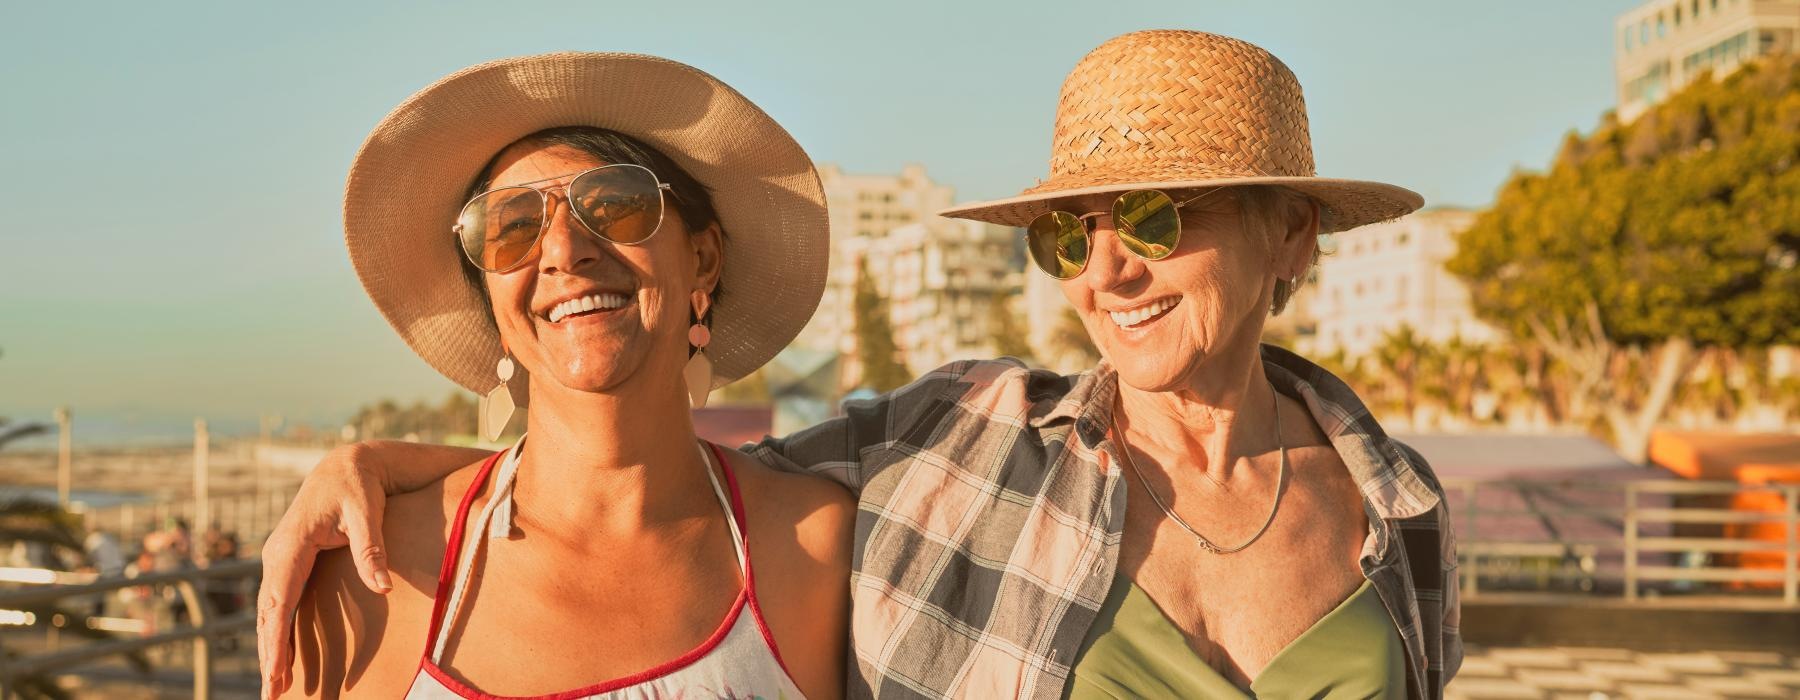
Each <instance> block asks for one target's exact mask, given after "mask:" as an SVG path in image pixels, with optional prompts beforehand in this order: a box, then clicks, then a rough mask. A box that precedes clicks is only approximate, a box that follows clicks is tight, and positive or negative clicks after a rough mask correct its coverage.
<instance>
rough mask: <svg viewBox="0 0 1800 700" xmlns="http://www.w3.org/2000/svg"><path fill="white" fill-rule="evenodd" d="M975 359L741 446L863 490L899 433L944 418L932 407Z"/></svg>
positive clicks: (788, 467)
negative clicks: (837, 413)
mask: <svg viewBox="0 0 1800 700" xmlns="http://www.w3.org/2000/svg"><path fill="white" fill-rule="evenodd" d="M975 364H977V362H976V361H973V360H964V361H960V362H952V363H950V364H947V365H944V366H943V367H939V368H938V369H936V370H933V371H931V372H927V373H926V374H925V375H924V376H921V377H919V378H918V379H916V380H914V381H913V383H911V384H908V385H906V386H903V387H900V388H899V389H895V390H893V391H891V392H888V393H886V394H882V395H881V396H877V397H875V398H872V399H861V400H853V401H847V402H845V403H844V415H841V416H838V417H836V418H832V419H830V420H827V421H825V422H823V423H820V424H818V425H814V426H812V427H809V428H805V429H802V430H799V431H797V432H795V433H793V434H791V435H788V436H785V437H779V438H778V437H765V438H763V439H762V441H761V442H756V443H751V444H747V445H745V446H744V447H743V448H742V449H743V451H744V453H745V454H748V455H750V456H752V457H755V458H757V459H760V460H762V461H763V463H765V464H768V465H769V466H771V467H774V468H776V469H780V470H782V471H788V472H800V473H807V474H813V475H816V476H822V477H825V478H827V479H830V480H832V481H835V482H838V483H839V484H842V485H843V486H844V487H845V488H848V489H850V492H851V493H861V492H862V487H863V484H866V483H868V481H869V480H870V479H872V478H874V477H875V475H876V474H878V473H880V471H881V469H882V468H884V467H886V466H887V465H888V464H889V463H891V462H892V461H893V460H892V459H891V458H890V453H891V452H892V448H893V445H894V443H895V442H896V441H897V440H899V439H900V437H901V436H905V435H920V434H927V435H928V434H930V433H932V432H934V431H933V430H930V429H929V428H930V426H925V425H923V424H924V423H928V422H932V421H934V420H943V419H944V415H945V412H944V411H934V410H932V407H933V406H935V405H938V404H939V403H941V400H942V399H943V398H944V397H945V396H947V395H948V393H949V392H951V391H953V389H954V387H955V386H956V385H957V384H959V383H960V380H961V378H962V376H963V375H964V374H966V373H967V372H968V371H969V368H970V367H972V366H974V365H975Z"/></svg>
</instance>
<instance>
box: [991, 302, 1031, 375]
mask: <svg viewBox="0 0 1800 700" xmlns="http://www.w3.org/2000/svg"><path fill="white" fill-rule="evenodd" d="M1007 301H1009V300H1008V299H1007V298H1006V297H1004V296H1001V297H996V298H995V299H994V303H993V305H992V306H990V307H988V330H989V331H990V334H991V338H992V341H993V344H994V352H996V353H999V354H1001V355H1005V356H1007V357H1016V358H1019V359H1021V360H1024V361H1026V362H1032V361H1033V359H1034V358H1033V357H1032V355H1031V343H1030V342H1028V341H1027V340H1026V338H1025V327H1024V324H1022V323H1019V317H1018V316H1016V315H1014V314H1013V311H1012V306H1011V305H1010V304H1007V303H1006V302H1007Z"/></svg>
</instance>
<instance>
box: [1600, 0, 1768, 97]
mask: <svg viewBox="0 0 1800 700" xmlns="http://www.w3.org/2000/svg"><path fill="white" fill-rule="evenodd" d="M1797 36H1800V0H1652V1H1651V2H1647V3H1644V4H1643V5H1640V6H1638V7H1637V8H1636V9H1634V10H1631V11H1630V12H1626V13H1625V14H1622V15H1619V18H1618V20H1617V21H1616V22H1615V30H1614V32H1613V56H1614V61H1613V63H1614V70H1615V78H1616V80H1617V84H1618V99H1619V110H1618V114H1619V120H1620V121H1621V122H1629V121H1631V120H1633V119H1636V118H1637V116H1638V115H1640V114H1643V113H1644V110H1646V109H1649V108H1650V106H1651V105H1654V104H1656V103H1658V102H1661V101H1663V99H1664V98H1666V97H1668V96H1669V95H1670V94H1672V93H1674V92H1675V91H1677V90H1680V89H1681V88H1682V86H1685V85H1687V84H1688V83H1689V82H1691V81H1693V79H1694V78H1696V77H1699V76H1700V75H1703V74H1706V73H1707V72H1709V71H1710V72H1711V73H1712V75H1714V76H1722V75H1725V74H1727V73H1730V72H1731V71H1733V70H1736V69H1737V67H1738V66H1739V65H1741V64H1743V63H1744V62H1745V61H1748V60H1750V59H1752V58H1755V57H1757V56H1761V55H1764V54H1771V53H1792V52H1794V51H1795V50H1796V49H1800V45H1797V44H1796V41H1800V39H1797Z"/></svg>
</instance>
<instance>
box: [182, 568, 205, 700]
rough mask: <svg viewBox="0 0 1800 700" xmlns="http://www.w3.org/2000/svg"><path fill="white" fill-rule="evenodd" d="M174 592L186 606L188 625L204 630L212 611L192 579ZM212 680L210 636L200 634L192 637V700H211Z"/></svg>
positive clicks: (184, 581)
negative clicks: (179, 595) (178, 594)
mask: <svg viewBox="0 0 1800 700" xmlns="http://www.w3.org/2000/svg"><path fill="white" fill-rule="evenodd" d="M175 590H176V591H178V592H180V593H181V600H182V602H183V603H185V604H186V605H187V610H188V623H189V624H191V625H193V626H194V627H195V628H197V629H200V630H206V628H207V625H208V624H209V623H211V622H212V610H211V609H209V608H208V607H207V600H206V596H204V595H201V594H200V589H199V587H198V586H195V585H194V580H193V579H183V580H181V581H179V582H177V583H176V584H175ZM212 680H213V659H212V635H211V634H210V633H202V634H200V635H199V636H197V637H194V700H211V698H212Z"/></svg>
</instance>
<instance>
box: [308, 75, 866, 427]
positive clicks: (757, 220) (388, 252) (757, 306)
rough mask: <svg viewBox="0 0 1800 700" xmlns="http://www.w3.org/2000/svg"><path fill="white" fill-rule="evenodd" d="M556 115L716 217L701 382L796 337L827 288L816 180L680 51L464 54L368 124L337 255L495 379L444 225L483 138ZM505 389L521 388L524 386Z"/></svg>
mask: <svg viewBox="0 0 1800 700" xmlns="http://www.w3.org/2000/svg"><path fill="white" fill-rule="evenodd" d="M568 126H593V127H600V128H604V129H611V130H613V131H617V132H620V133H623V134H626V135H629V136H632V137H634V138H637V139H639V140H641V141H643V142H644V143H646V144H649V145H650V146H652V147H654V148H656V150H658V151H661V152H662V153H663V154H665V155H667V156H668V157H669V158H671V159H672V160H674V161H675V162H676V163H677V164H679V165H680V166H681V167H682V168H684V169H686V170H687V172H688V174H690V175H692V176H693V177H694V179H696V180H698V181H699V182H700V183H701V184H702V185H704V186H705V187H706V188H707V189H708V190H710V191H711V193H712V199H713V204H714V209H715V210H716V211H717V213H718V216H719V222H720V227H721V228H722V229H723V230H724V231H725V238H724V255H723V257H724V261H723V270H722V273H721V276H722V279H721V281H720V287H721V290H722V291H721V294H720V296H719V299H718V303H717V304H716V305H715V307H714V310H713V328H712V343H711V344H710V345H708V346H707V348H706V352H707V354H708V355H709V356H710V357H711V359H712V362H713V387H714V388H717V387H720V386H724V385H725V384H728V383H730V382H731V381H733V380H736V379H738V378H741V377H743V376H745V375H747V374H749V373H750V372H752V371H754V370H755V369H756V368H758V367H761V366H762V365H763V364H764V363H767V362H768V361H769V359H770V358H773V357H774V356H775V354H776V353H777V352H780V351H781V349H782V348H783V347H784V346H786V345H787V344H788V342H789V341H791V340H793V338H794V336H795V335H797V334H798V333H799V332H800V329H801V327H803V326H805V325H806V322H807V320H808V319H809V318H811V317H812V314H813V311H814V310H815V309H817V307H818V304H819V297H820V295H821V294H822V293H823V292H824V289H825V269H826V260H827V246H828V245H829V240H830V237H829V235H828V228H827V223H826V222H827V217H826V213H825V192H824V189H823V188H822V187H821V186H820V183H819V176H818V172H817V171H816V170H815V169H814V167H813V162H812V159H810V158H808V157H807V155H806V152H805V151H804V150H802V149H801V148H800V144H799V143H797V142H795V141H794V138H793V137H792V136H790V135H788V133H787V131H786V130H785V129H783V128H781V125H779V124H777V123H775V120H774V119H771V118H770V117H769V115H768V114H766V113H764V112H763V111H762V109H760V108H758V107H757V106H756V105H755V104H752V103H751V102H750V100H749V99H747V98H745V97H744V96H743V95H741V94H738V92H737V91H736V90H733V89H731V87H730V86H727V85H726V84H725V83H722V82H720V81H719V80H718V79H717V78H714V77H712V76H710V75H707V74H706V73H704V72H701V71H699V70H697V69H695V68H693V67H690V66H687V65H683V64H681V63H677V62H675V61H670V60H667V59H662V58H657V57H654V56H643V55H637V54H623V53H555V54H546V55H540V56H526V57H520V58H508V59H503V60H499V61H494V62H491V63H484V64H481V65H478V66H473V67H470V68H466V69H464V70H461V71H458V72H456V73H454V74H452V75H450V76H449V77H446V78H444V79H442V80H439V81H437V82H436V83H433V84H432V85H431V86H429V87H427V88H425V89H423V90H420V91H419V92H418V93H416V94H414V95H413V96H412V97H410V98H408V99H407V100H406V101H405V102H403V103H401V104H400V106H399V107H396V108H394V111H393V112H391V113H389V114H388V115H387V117H386V118H384V119H382V120H381V123H380V124H378V125H376V127H375V130H374V131H373V132H372V133H370V134H369V137H368V140H367V141H365V142H364V143H363V145H362V149H361V150H360V151H358V152H357V154H356V159H355V161H354V162H353V163H352V165H351V166H350V177H349V182H348V184H347V185H346V188H345V193H344V241H345V243H346V244H347V245H348V247H349V249H350V261H351V263H352V265H353V266H354V267H355V268H356V274H357V277H359V278H361V280H362V284H363V288H364V289H365V290H366V291H367V292H368V294H369V298H370V299H372V300H373V301H374V302H375V306H376V307H377V308H379V309H380V310H381V314H382V316H385V317H386V318H387V320H388V323H389V324H392V325H393V327H394V330H396V331H398V332H399V333H400V337H401V338H404V339H405V340H406V344H407V345H409V346H411V347H412V349H413V351H414V352H417V353H418V354H419V356H420V357H422V358H424V359H425V361H426V362H428V363H430V364H431V366H432V367H434V368H436V369H437V370H438V371H439V372H441V373H443V374H444V376H446V377H449V378H450V379H451V380H452V381H455V382H456V383H457V384H460V385H462V386H464V387H466V388H468V389H470V390H472V391H475V392H477V393H486V392H487V391H489V390H490V389H492V388H493V387H494V386H495V385H497V384H498V383H499V379H498V377H496V375H495V365H496V363H498V362H499V360H500V359H501V357H502V350H501V345H500V333H499V330H498V329H497V328H496V327H495V325H494V321H493V319H492V315H491V313H490V311H489V309H490V308H491V307H490V306H489V302H488V300H487V298H486V295H485V294H484V292H483V291H482V289H481V288H480V287H479V286H478V285H476V284H474V283H471V281H470V279H469V276H468V275H466V274H465V273H464V272H463V269H462V266H463V265H464V264H465V262H464V257H463V252H462V249H461V247H460V245H459V244H458V242H457V237H456V235H455V234H454V233H452V232H451V226H452V225H453V224H454V223H455V221H456V217H457V215H458V213H459V212H460V211H461V209H462V206H463V204H464V203H465V199H466V198H467V197H468V196H469V188H470V186H472V185H473V184H474V182H475V179H476V177H477V176H478V175H479V174H480V170H481V168H482V167H483V166H484V165H486V164H487V163H488V162H489V161H490V160H491V159H493V157H494V156H495V154H497V153H499V152H500V151H501V149H504V148H505V147H506V146H508V145H509V144H512V143H513V142H515V141H517V140H519V139H520V138H522V137H524V136H527V135H529V134H532V133H535V132H538V131H542V130H544V129H550V128H555V127H568ZM663 233H664V234H667V233H668V232H667V231H664V232H663ZM521 369H522V368H521ZM512 384H513V386H515V387H517V386H524V385H525V384H526V383H525V382H522V381H514V382H513V383H512ZM513 393H514V396H515V400H516V401H519V402H521V403H523V402H524V401H526V400H527V399H528V398H529V397H528V396H525V395H524V393H523V392H520V391H516V390H515V391H514V392H513Z"/></svg>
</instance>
